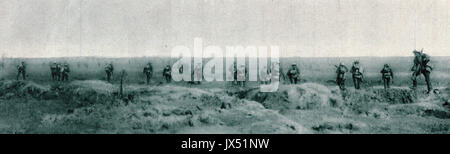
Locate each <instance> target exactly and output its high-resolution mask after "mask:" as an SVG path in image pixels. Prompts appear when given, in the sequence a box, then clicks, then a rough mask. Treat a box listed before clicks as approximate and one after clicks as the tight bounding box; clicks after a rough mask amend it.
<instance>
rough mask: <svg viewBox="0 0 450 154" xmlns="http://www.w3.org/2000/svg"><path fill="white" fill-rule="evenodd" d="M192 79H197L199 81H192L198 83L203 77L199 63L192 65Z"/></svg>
mask: <svg viewBox="0 0 450 154" xmlns="http://www.w3.org/2000/svg"><path fill="white" fill-rule="evenodd" d="M192 74H193V76H194V79H198V80H199V81H195V80H194V82H193V83H195V84H200V83H201V82H200V81H201V80H202V79H203V68H202V64H201V63H196V64H195V66H194V71H193V72H192Z"/></svg>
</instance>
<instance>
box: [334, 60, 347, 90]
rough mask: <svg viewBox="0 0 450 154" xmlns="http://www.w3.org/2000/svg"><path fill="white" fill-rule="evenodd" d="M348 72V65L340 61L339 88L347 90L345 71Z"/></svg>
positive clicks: (337, 71)
mask: <svg viewBox="0 0 450 154" xmlns="http://www.w3.org/2000/svg"><path fill="white" fill-rule="evenodd" d="M346 72H348V69H347V67H346V66H345V65H344V64H342V63H339V66H336V75H337V76H336V83H337V85H338V86H339V89H341V90H345V73H346Z"/></svg>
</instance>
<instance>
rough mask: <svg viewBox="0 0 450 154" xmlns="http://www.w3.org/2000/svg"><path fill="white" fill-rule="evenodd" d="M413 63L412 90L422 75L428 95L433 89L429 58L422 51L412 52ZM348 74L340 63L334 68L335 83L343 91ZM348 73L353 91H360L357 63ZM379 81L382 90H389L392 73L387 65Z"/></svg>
mask: <svg viewBox="0 0 450 154" xmlns="http://www.w3.org/2000/svg"><path fill="white" fill-rule="evenodd" d="M413 53H414V63H413V66H412V68H411V71H412V75H411V80H412V81H413V86H412V87H411V88H412V89H416V88H417V76H419V75H421V74H422V75H423V76H424V77H425V82H426V84H427V90H428V92H427V93H430V92H431V91H432V90H433V88H432V85H431V79H430V74H431V71H432V70H433V68H432V66H431V65H430V61H431V60H430V56H428V55H427V54H425V53H423V49H422V50H421V51H418V50H414V51H413ZM346 72H348V69H347V67H346V66H345V65H343V64H342V63H339V65H337V66H336V74H337V76H336V83H337V85H338V86H339V88H340V89H342V90H345V73H346ZM350 73H352V78H353V85H354V86H355V89H360V84H361V83H362V82H363V79H364V75H363V70H362V68H361V66H360V65H359V61H355V62H353V65H352V67H351V69H350ZM380 73H381V79H382V80H383V83H384V88H385V89H388V88H390V84H391V83H393V82H394V73H393V71H392V69H391V68H390V66H389V64H384V66H383V68H382V69H381V71H380Z"/></svg>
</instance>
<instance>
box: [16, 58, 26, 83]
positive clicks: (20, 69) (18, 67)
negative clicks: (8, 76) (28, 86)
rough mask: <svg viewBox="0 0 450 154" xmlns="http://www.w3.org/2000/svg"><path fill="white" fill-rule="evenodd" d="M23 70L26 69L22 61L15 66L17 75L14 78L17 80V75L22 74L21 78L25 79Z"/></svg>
mask: <svg viewBox="0 0 450 154" xmlns="http://www.w3.org/2000/svg"><path fill="white" fill-rule="evenodd" d="M25 71H26V65H25V62H23V61H22V62H21V63H20V64H19V65H18V66H17V77H16V79H17V80H19V76H21V75H22V79H23V80H25V75H26V73H25Z"/></svg>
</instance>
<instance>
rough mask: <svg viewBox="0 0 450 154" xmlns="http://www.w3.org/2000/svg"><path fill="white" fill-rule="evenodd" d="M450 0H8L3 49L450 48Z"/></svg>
mask: <svg viewBox="0 0 450 154" xmlns="http://www.w3.org/2000/svg"><path fill="white" fill-rule="evenodd" d="M449 1H450V0H248V1H247V0H1V1H0V53H1V54H5V55H6V56H13V57H58V56H111V57H112V56H113V57H123V56H155V55H166V56H167V55H169V53H170V50H171V49H172V48H173V47H174V46H176V45H185V46H188V47H190V48H192V46H193V41H194V38H195V37H199V38H203V43H204V45H205V46H206V45H217V46H220V47H222V48H224V47H225V46H230V45H231V46H236V45H243V46H249V45H258V46H269V45H278V46H280V47H281V54H282V55H284V56H302V57H311V56H313V57H326V56H412V54H411V51H412V50H413V49H415V48H417V49H421V48H424V50H425V52H427V53H429V54H430V55H432V56H450V51H449V50H450V21H449V12H450V2H449Z"/></svg>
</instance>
